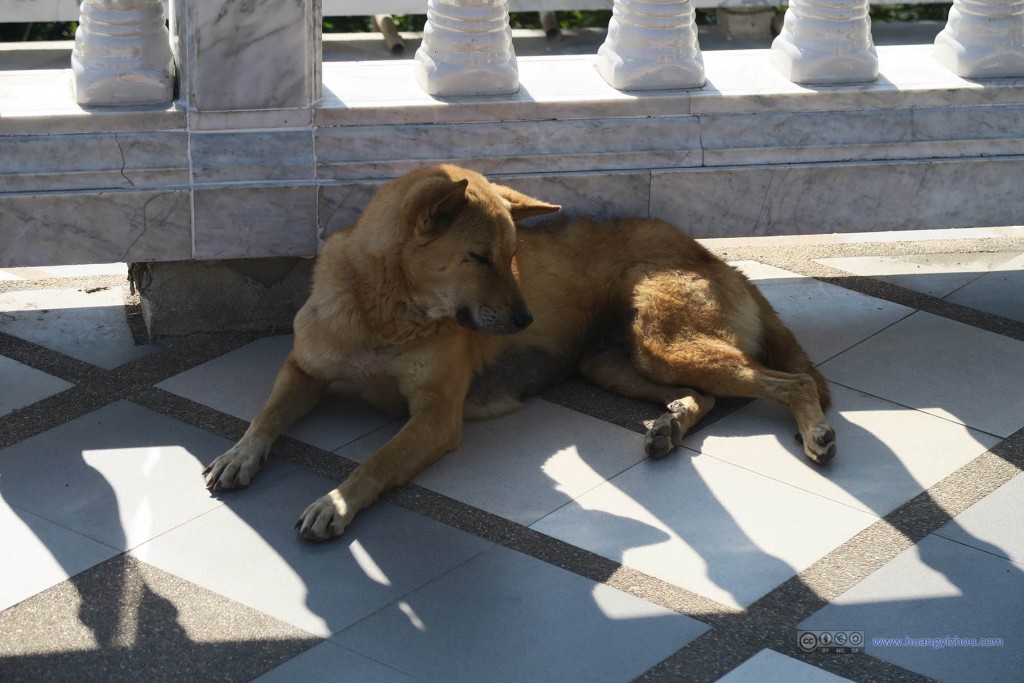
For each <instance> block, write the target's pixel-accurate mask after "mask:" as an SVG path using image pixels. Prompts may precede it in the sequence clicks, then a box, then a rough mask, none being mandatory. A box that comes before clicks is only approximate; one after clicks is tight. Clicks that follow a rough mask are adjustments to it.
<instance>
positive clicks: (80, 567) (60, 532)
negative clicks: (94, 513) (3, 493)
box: [0, 500, 119, 610]
mask: <svg viewBox="0 0 1024 683" xmlns="http://www.w3.org/2000/svg"><path fill="white" fill-rule="evenodd" d="M0 538H2V539H3V545H4V552H3V555H4V559H3V561H2V562H0V610H5V609H7V608H8V607H10V606H11V605H14V604H16V603H19V602H21V601H22V600H25V599H27V598H30V597H32V596H33V595H35V594H36V593H38V592H40V591H43V590H45V589H47V588H49V587H50V586H53V585H55V584H58V583H60V582H61V581H63V580H64V579H66V578H68V577H69V576H74V575H75V574H77V573H78V572H81V571H84V570H86V569H88V568H89V567H92V566H93V565H96V564H99V563H100V562H103V561H104V560H107V559H110V558H111V557H113V556H114V555H117V554H118V552H119V551H118V550H115V549H114V548H111V547H110V546H106V545H103V544H102V543H98V542H96V541H94V540H92V539H91V538H86V537H85V536H82V535H81V534H76V533H75V532H74V531H69V530H67V529H65V528H63V527H60V526H57V525H56V524H54V523H53V522H48V521H46V520H45V519H43V518H42V517H38V516H36V515H33V514H32V513H31V512H26V511H25V510H21V509H16V508H12V507H11V506H10V505H7V504H6V503H5V502H4V501H3V500H0Z"/></svg>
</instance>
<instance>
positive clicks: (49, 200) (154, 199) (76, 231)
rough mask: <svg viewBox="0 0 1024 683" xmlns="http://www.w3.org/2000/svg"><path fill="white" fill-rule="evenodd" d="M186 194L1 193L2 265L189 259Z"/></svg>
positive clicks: (154, 191) (189, 208)
mask: <svg viewBox="0 0 1024 683" xmlns="http://www.w3.org/2000/svg"><path fill="white" fill-rule="evenodd" d="M191 222H192V215H191V207H190V206H189V193H188V191H187V190H180V189H171V190H144V191H138V192H114V191H111V192H101V193H96V194H90V193H64V194H60V193H58V194H20V193H15V194H0V266H53V265H70V264H76V263H111V262H130V261H142V260H157V261H159V260H168V261H176V260H186V259H189V258H191V257H192V229H191Z"/></svg>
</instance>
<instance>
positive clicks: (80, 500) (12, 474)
mask: <svg viewBox="0 0 1024 683" xmlns="http://www.w3.org/2000/svg"><path fill="white" fill-rule="evenodd" d="M229 445H230V444H228V443H227V441H225V440H224V439H221V438H218V437H215V436H212V435H210V434H207V433H206V432H203V431H200V430H198V429H196V428H194V427H190V426H188V425H185V424H182V423H180V422H177V421H175V420H172V419H170V418H168V417H164V416H162V415H159V414H157V413H154V412H152V411H150V410H147V409H145V408H140V407H138V406H136V405H133V404H131V403H127V402H124V401H119V402H117V403H113V404H111V405H108V406H105V407H103V408H100V409H99V410H96V411H94V412H92V413H88V414H86V415H83V416H82V417H79V418H76V419H74V420H72V421H70V422H68V423H66V424H63V425H61V426H59V427H56V428H54V429H51V430H49V431H46V432H43V433H42V434H38V435H36V436H34V437H32V438H29V439H26V440H25V441H22V442H20V443H18V444H16V445H14V446H11V447H9V448H5V449H3V450H2V451H0V466H2V467H3V477H2V478H0V495H2V496H3V498H4V499H5V500H6V501H7V503H8V504H10V505H13V506H17V507H19V508H22V509H25V510H28V511H29V512H33V513H35V514H37V515H39V516H41V517H44V518H46V519H48V520H50V521H53V522H56V523H57V524H60V525H61V526H64V527H67V528H69V529H72V530H74V531H77V532H78V533H81V534H84V535H86V536H89V537H90V538H94V539H96V540H98V541H101V542H102V543H105V544H107V545H109V546H112V547H114V548H118V549H121V550H124V549H127V548H131V547H133V546H135V545H138V544H139V543H142V542H144V541H147V540H149V539H151V538H153V537H154V536H157V535H159V534H161V533H163V532H165V531H167V530H168V529H172V528H174V527H176V526H178V525H179V524H182V523H183V522H186V521H188V520H190V519H192V518H194V517H196V516H198V515H201V514H203V513H204V512H207V511H209V510H211V509H213V508H215V507H218V506H219V505H220V504H221V503H220V502H219V501H217V500H216V499H214V498H211V497H210V494H209V493H208V492H207V490H206V488H205V486H204V484H203V479H202V477H201V476H200V472H202V469H203V463H204V462H207V461H209V460H211V459H213V457H214V456H215V455H216V454H218V453H220V452H222V451H223V450H224V449H225V448H226V447H228V446H229Z"/></svg>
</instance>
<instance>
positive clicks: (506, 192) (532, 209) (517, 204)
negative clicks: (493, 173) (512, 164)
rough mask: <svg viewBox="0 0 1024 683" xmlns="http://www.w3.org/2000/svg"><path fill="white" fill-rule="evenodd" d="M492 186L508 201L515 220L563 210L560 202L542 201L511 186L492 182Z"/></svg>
mask: <svg viewBox="0 0 1024 683" xmlns="http://www.w3.org/2000/svg"><path fill="white" fill-rule="evenodd" d="M491 187H492V188H493V189H494V191H495V192H497V193H498V195H499V196H500V197H501V198H502V199H504V200H505V201H506V202H508V204H509V207H508V210H509V213H511V214H512V220H513V221H515V222H519V221H521V220H524V219H526V218H533V217H534V216H543V215H544V214H547V213H555V212H556V211H561V210H562V207H561V206H559V205H558V204H548V203H547V202H542V201H541V200H539V199H534V198H533V197H531V196H529V195H525V194H523V193H522V192H518V191H516V190H513V189H512V188H511V187H505V186H504V185H496V184H495V183H491Z"/></svg>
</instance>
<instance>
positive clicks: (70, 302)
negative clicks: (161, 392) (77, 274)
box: [0, 288, 158, 369]
mask: <svg viewBox="0 0 1024 683" xmlns="http://www.w3.org/2000/svg"><path fill="white" fill-rule="evenodd" d="M0 330H2V331H3V332H6V333H8V334H12V335H14V336H15V337H20V338H22V339H25V340H27V341H30V342H34V343H36V344H39V345H41V346H45V347H46V348H48V349H53V350H54V351H59V352H61V353H63V354H66V355H68V356H71V357H72V358H77V359H79V360H83V361H85V362H86V363H92V364H93V365H98V366H100V367H101V368H107V369H110V368H115V367H117V366H119V365H123V364H124V363H127V362H128V361H131V360H135V359H136V358H141V357H142V356H145V355H147V354H150V353H152V352H153V351H155V350H156V349H157V348H158V347H156V346H153V345H146V346H136V345H135V340H134V338H133V337H132V333H131V329H130V328H129V327H128V321H127V319H126V318H125V312H124V299H123V294H122V292H121V289H120V288H114V289H101V290H98V291H93V292H88V293H87V292H84V291H82V290H79V289H55V290H44V291H24V292H6V293H2V294H0Z"/></svg>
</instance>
